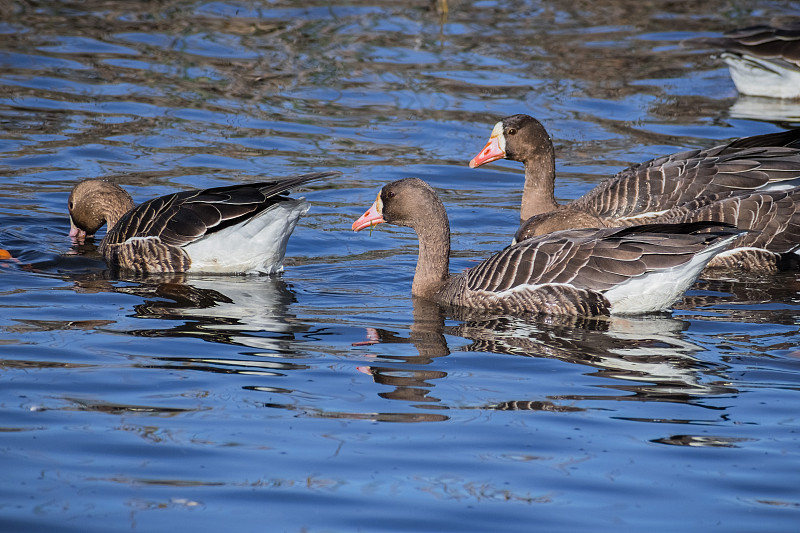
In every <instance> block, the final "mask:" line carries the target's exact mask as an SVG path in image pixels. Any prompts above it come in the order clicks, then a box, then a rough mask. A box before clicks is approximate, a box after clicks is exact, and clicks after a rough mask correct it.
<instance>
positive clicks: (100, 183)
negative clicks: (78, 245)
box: [68, 179, 133, 239]
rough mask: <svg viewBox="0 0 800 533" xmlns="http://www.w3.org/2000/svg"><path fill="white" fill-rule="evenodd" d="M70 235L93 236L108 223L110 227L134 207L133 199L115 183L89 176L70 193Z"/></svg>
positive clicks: (78, 236)
mask: <svg viewBox="0 0 800 533" xmlns="http://www.w3.org/2000/svg"><path fill="white" fill-rule="evenodd" d="M68 207H69V219H70V232H69V235H70V237H77V238H79V239H80V238H84V237H91V236H92V235H94V234H95V233H97V231H98V230H99V229H100V228H102V227H103V225H104V224H108V227H109V229H110V228H111V227H113V226H114V224H116V222H117V221H118V220H119V219H120V218H121V217H122V215H124V214H125V213H127V212H128V211H130V210H131V209H132V208H133V199H132V198H131V196H130V195H129V194H128V193H127V192H125V190H124V189H123V188H122V187H120V186H119V185H116V184H114V183H111V182H108V181H104V180H98V179H89V180H84V181H82V182H80V183H78V184H77V185H76V186H75V188H73V189H72V192H71V193H70V195H69V203H68Z"/></svg>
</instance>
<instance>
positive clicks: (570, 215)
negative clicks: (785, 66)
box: [469, 115, 800, 227]
mask: <svg viewBox="0 0 800 533" xmlns="http://www.w3.org/2000/svg"><path fill="white" fill-rule="evenodd" d="M502 158H505V159H511V160H514V161H520V162H522V163H523V164H524V165H525V187H524V189H523V192H522V208H521V211H520V215H521V218H522V220H527V219H528V218H530V217H532V216H533V215H538V214H540V213H547V212H549V211H553V210H555V209H564V210H565V211H566V212H565V213H564V214H563V215H562V216H563V217H564V218H565V219H575V220H576V225H575V226H573V227H591V226H587V225H585V224H588V220H594V219H600V220H602V221H603V222H604V223H603V224H602V225H603V226H614V225H616V226H619V225H630V224H641V223H644V222H648V221H649V220H648V219H653V218H655V217H657V216H660V215H662V214H663V213H664V212H666V211H668V210H669V209H672V208H673V207H675V206H678V205H681V204H683V203H685V202H688V201H691V200H694V199H696V198H698V197H700V196H704V195H708V194H714V193H726V192H729V191H745V190H757V189H759V188H761V187H764V186H766V185H767V184H769V183H771V182H775V181H781V180H786V179H793V178H796V177H797V176H798V175H800V129H798V130H789V131H784V132H778V133H769V134H766V135H757V136H753V137H744V138H742V139H737V140H735V141H733V142H730V143H728V144H723V145H720V146H716V147H714V148H709V149H707V150H690V151H687V152H680V153H676V154H672V155H668V156H664V157H660V158H658V159H653V160H651V161H648V162H645V163H640V164H638V165H634V166H632V167H630V168H627V169H625V170H623V171H621V172H619V173H618V174H616V175H615V176H613V177H612V178H609V179H607V180H606V181H604V182H602V183H601V184H600V185H598V186H597V187H595V188H594V189H592V190H591V191H589V192H588V193H586V194H585V195H584V196H582V197H580V198H578V199H576V200H573V201H572V202H570V203H568V204H565V205H563V206H559V204H558V203H556V200H555V195H554V190H555V154H554V150H553V143H552V142H551V141H550V137H549V136H548V134H547V131H545V129H544V127H543V126H542V124H541V123H540V122H539V121H538V120H536V119H534V118H532V117H530V116H528V115H512V116H510V117H506V118H504V119H503V120H502V121H500V122H498V123H497V124H496V125H495V127H494V129H493V130H492V135H491V137H490V138H489V142H488V143H487V144H486V146H485V147H484V149H483V150H481V152H480V153H479V154H478V155H476V156H475V157H474V158H473V159H472V161H470V163H469V166H470V167H472V168H475V167H478V166H481V165H483V164H486V163H489V162H491V161H496V160H498V159H502ZM582 219H586V220H587V221H586V222H585V221H583V220H582Z"/></svg>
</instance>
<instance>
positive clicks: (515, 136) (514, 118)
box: [469, 115, 553, 168]
mask: <svg viewBox="0 0 800 533" xmlns="http://www.w3.org/2000/svg"><path fill="white" fill-rule="evenodd" d="M552 150H553V144H552V141H551V140H550V136H549V135H548V134H547V130H545V129H544V126H542V123H541V122H539V121H538V120H536V119H535V118H533V117H531V116H528V115H511V116H510V117H506V118H504V119H503V120H501V121H500V122H498V123H497V124H495V126H494V129H492V134H491V135H490V136H489V142H487V143H486V146H484V147H483V149H482V150H481V151H480V152H479V153H478V155H476V156H475V157H473V158H472V161H470V162H469V166H470V168H476V167H479V166H481V165H484V164H486V163H491V162H492V161H497V160H498V159H511V160H512V161H521V162H523V163H524V162H527V161H531V160H533V159H535V158H537V157H541V154H543V153H549V152H552Z"/></svg>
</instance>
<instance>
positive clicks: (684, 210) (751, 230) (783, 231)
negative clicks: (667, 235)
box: [657, 187, 800, 254]
mask: <svg viewBox="0 0 800 533" xmlns="http://www.w3.org/2000/svg"><path fill="white" fill-rule="evenodd" d="M657 220H658V221H659V222H664V223H683V222H695V221H703V220H705V221H717V222H724V223H727V224H732V225H735V226H736V227H737V228H739V229H741V230H747V231H746V232H745V233H743V234H742V235H740V236H739V237H738V238H737V239H736V241H735V242H734V244H733V247H734V248H740V247H750V248H763V249H766V250H769V251H771V252H775V253H779V254H783V253H787V252H791V251H794V250H795V249H797V248H798V247H800V188H798V187H796V188H792V189H788V190H785V189H779V190H764V191H755V192H746V193H741V192H740V193H734V192H728V193H717V194H713V195H709V196H705V197H701V198H697V199H695V200H693V201H691V202H687V203H686V204H683V205H680V206H678V207H675V208H673V209H671V210H670V211H668V212H667V213H665V214H664V215H662V216H661V217H659V218H658V219H657Z"/></svg>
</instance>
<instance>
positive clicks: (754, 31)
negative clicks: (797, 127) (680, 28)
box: [682, 22, 800, 98]
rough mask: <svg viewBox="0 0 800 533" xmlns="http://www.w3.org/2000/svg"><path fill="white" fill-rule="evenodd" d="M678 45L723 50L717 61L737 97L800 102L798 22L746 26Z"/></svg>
mask: <svg viewBox="0 0 800 533" xmlns="http://www.w3.org/2000/svg"><path fill="white" fill-rule="evenodd" d="M682 44H684V45H686V46H694V47H698V46H702V47H711V48H717V49H721V50H723V52H722V54H720V58H721V59H722V60H723V61H724V62H725V63H726V64H727V65H728V70H729V71H730V73H731V79H732V80H733V83H734V85H736V90H737V91H739V93H740V94H746V95H750V96H766V97H772V98H800V22H791V23H786V24H783V25H777V26H767V25H757V26H748V27H746V28H739V29H735V30H732V31H729V32H727V33H725V34H723V36H722V37H697V38H694V39H686V40H685V41H683V43H682Z"/></svg>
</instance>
